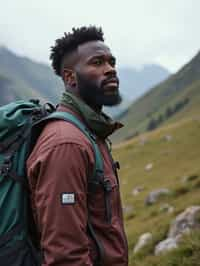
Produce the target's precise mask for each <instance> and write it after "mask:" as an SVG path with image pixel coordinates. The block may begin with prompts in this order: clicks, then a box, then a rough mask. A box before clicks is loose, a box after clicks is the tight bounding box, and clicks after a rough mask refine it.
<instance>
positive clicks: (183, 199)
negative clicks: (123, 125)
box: [114, 110, 200, 266]
mask: <svg viewBox="0 0 200 266" xmlns="http://www.w3.org/2000/svg"><path fill="white" fill-rule="evenodd" d="M193 111H194V110H193ZM193 111H191V113H192V114H193ZM166 135H171V136H172V140H171V141H167V140H166V139H165V138H164V137H165V136H166ZM141 138H142V139H146V141H147V142H146V143H145V144H144V145H142V144H141ZM199 139H200V116H199V119H197V118H196V119H193V118H188V119H185V120H180V121H179V122H176V123H174V124H171V125H166V126H165V127H163V128H161V129H158V130H156V131H154V132H151V133H148V134H144V135H143V136H140V137H137V138H135V139H133V140H132V141H127V142H126V143H124V144H121V145H118V147H117V146H116V148H115V150H114V155H115V158H116V159H119V160H120V162H121V166H122V167H121V170H120V176H121V189H122V194H123V203H124V205H125V206H133V211H131V212H130V213H129V214H126V216H125V218H126V230H127V233H128V240H129V248H130V265H131V266H132V265H137V266H147V265H148V266H149V265H162V266H167V265H169V266H172V265H173V266H176V265H181V266H183V265H193V266H195V265H200V264H194V262H192V264H189V263H190V262H191V260H192V259H194V258H192V257H188V258H186V255H185V262H184V263H185V264H184V263H182V262H181V263H180V261H179V262H178V264H173V263H171V264H168V259H169V256H165V257H164V256H162V257H154V256H152V252H153V246H154V245H155V243H157V242H158V241H160V240H162V239H164V237H165V236H166V233H167V230H168V228H169V224H170V222H171V221H172V219H173V218H174V217H175V216H176V215H177V214H178V213H180V212H181V211H183V210H184V209H185V208H186V207H188V206H190V205H195V204H199V205H200V196H199V193H200V163H199V158H200V142H199ZM148 163H152V164H153V168H152V170H151V171H146V170H145V166H146V165H147V164H148ZM187 175H198V176H199V178H198V179H197V180H196V181H191V182H190V183H188V184H186V185H184V184H183V183H182V181H181V179H182V177H183V176H187ZM136 186H144V188H145V189H144V191H143V192H141V193H140V194H139V195H138V196H133V195H132V193H131V192H132V190H133V188H134V187H136ZM161 187H166V188H169V189H171V190H172V191H173V195H172V196H170V197H168V198H165V199H162V200H161V201H160V202H159V203H157V204H156V205H155V206H154V205H153V206H150V207H146V206H145V205H144V200H145V198H146V196H147V194H148V193H149V192H150V191H151V190H153V189H157V188H161ZM163 202H168V203H169V204H171V205H173V206H175V212H174V213H173V214H168V213H161V212H159V207H160V205H161V203H163ZM149 231H150V232H152V233H153V236H154V240H153V243H152V245H150V246H149V247H148V248H147V249H145V251H144V252H143V253H141V254H139V255H137V256H133V253H132V249H133V247H134V245H135V243H136V241H137V239H138V237H139V236H140V235H141V234H142V233H145V232H149ZM196 241H199V242H198V244H199V245H200V237H199V238H198V239H197V240H196ZM181 254H182V253H181ZM181 256H182V257H183V256H184V254H182V255H181ZM175 257H177V254H176V255H175ZM175 257H174V259H175ZM170 258H173V256H171V257H170ZM151 263H152V264H151ZM187 263H188V264H187Z"/></svg>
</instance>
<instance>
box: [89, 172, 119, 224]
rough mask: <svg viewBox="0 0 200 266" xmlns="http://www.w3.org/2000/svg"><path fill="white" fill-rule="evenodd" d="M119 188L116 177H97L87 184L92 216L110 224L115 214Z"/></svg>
mask: <svg viewBox="0 0 200 266" xmlns="http://www.w3.org/2000/svg"><path fill="white" fill-rule="evenodd" d="M118 197H119V187H118V182H117V179H116V176H115V175H114V174H113V175H109V176H108V177H107V176H103V175H102V176H99V177H98V178H97V180H95V181H93V182H92V183H90V184H89V209H90V212H91V214H92V216H93V217H94V216H96V218H97V216H98V218H100V219H101V220H103V221H104V222H106V223H111V221H112V217H113V215H114V216H115V215H116V214H117V204H118V202H117V199H118Z"/></svg>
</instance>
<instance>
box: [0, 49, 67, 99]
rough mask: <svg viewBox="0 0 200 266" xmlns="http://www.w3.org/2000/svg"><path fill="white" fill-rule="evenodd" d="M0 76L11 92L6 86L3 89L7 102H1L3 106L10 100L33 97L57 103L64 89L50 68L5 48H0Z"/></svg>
mask: <svg viewBox="0 0 200 266" xmlns="http://www.w3.org/2000/svg"><path fill="white" fill-rule="evenodd" d="M0 75H1V76H0V82H1V83H5V79H7V82H6V84H7V85H6V88H9V91H7V90H5V88H4V86H3V88H1V91H3V92H4V96H5V101H3V99H2V100H1V102H2V104H3V103H7V102H8V100H9V99H14V98H15V99H20V98H24V99H27V98H33V97H39V98H41V99H43V100H50V101H52V102H57V101H58V99H59V95H60V93H61V90H62V89H63V85H62V82H61V80H59V79H58V78H57V77H56V75H54V73H53V71H52V70H51V68H50V67H49V66H47V65H45V64H41V63H37V62H34V61H32V60H30V59H29V58H26V57H20V56H17V55H16V54H14V53H13V52H11V51H10V50H8V49H7V48H5V47H0ZM2 77H4V78H3V79H4V81H3V79H2ZM1 83H0V84H1ZM8 84H9V85H8ZM4 85H5V84H4ZM7 93H8V94H9V95H6V94H7ZM11 94H12V97H11ZM6 99H7V101H6Z"/></svg>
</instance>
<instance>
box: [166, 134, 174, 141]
mask: <svg viewBox="0 0 200 266" xmlns="http://www.w3.org/2000/svg"><path fill="white" fill-rule="evenodd" d="M164 139H165V140H166V141H171V140H172V136H171V135H166V136H165V137H164Z"/></svg>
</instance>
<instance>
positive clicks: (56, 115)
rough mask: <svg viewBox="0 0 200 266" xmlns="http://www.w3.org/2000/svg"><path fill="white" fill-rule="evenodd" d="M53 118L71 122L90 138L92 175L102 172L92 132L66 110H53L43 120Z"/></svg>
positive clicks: (101, 162)
mask: <svg viewBox="0 0 200 266" xmlns="http://www.w3.org/2000/svg"><path fill="white" fill-rule="evenodd" d="M53 119H60V120H64V121H67V122H70V123H72V124H73V125H75V126H76V127H77V128H79V129H80V130H81V132H83V134H84V135H85V136H86V137H87V138H88V139H89V140H90V142H91V144H92V146H93V150H94V154H95V169H94V172H93V176H95V175H98V174H99V173H101V174H102V173H103V161H102V156H101V153H100V150H99V147H98V145H97V143H96V136H95V135H94V134H92V132H91V131H90V130H89V129H88V128H87V127H86V126H85V125H84V124H83V123H82V122H81V121H80V120H79V119H78V118H77V117H76V116H74V115H72V114H70V113H68V112H58V111H56V112H53V113H52V114H50V115H49V116H48V117H47V118H46V119H45V120H53Z"/></svg>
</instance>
